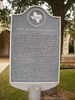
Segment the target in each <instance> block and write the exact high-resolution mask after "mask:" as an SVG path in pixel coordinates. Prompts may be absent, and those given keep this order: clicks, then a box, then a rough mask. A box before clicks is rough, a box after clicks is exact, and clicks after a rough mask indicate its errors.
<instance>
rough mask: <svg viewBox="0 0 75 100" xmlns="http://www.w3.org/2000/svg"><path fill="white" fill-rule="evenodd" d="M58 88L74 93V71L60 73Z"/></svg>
mask: <svg viewBox="0 0 75 100" xmlns="http://www.w3.org/2000/svg"><path fill="white" fill-rule="evenodd" d="M58 87H59V88H62V89H63V90H68V91H70V92H73V91H75V69H65V70H61V71H60V84H59V85H58Z"/></svg>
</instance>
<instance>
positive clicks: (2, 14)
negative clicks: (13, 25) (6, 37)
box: [0, 7, 10, 29]
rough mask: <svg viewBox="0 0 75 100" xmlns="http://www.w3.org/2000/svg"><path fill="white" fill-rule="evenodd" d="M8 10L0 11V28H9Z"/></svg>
mask: <svg viewBox="0 0 75 100" xmlns="http://www.w3.org/2000/svg"><path fill="white" fill-rule="evenodd" d="M9 14H10V10H8V9H7V7H6V8H4V9H3V10H1V9H0V22H1V23H2V28H3V29H4V28H10V27H9V24H10V16H9Z"/></svg>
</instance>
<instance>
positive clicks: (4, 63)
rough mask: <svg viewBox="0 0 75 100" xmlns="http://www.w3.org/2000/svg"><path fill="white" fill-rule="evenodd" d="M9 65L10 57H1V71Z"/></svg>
mask: <svg viewBox="0 0 75 100" xmlns="http://www.w3.org/2000/svg"><path fill="white" fill-rule="evenodd" d="M8 65H9V59H8V58H0V73H1V72H2V71H3V70H4V69H5V68H6V67H7V66H8Z"/></svg>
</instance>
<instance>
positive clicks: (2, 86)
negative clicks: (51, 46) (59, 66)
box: [0, 67, 75, 100]
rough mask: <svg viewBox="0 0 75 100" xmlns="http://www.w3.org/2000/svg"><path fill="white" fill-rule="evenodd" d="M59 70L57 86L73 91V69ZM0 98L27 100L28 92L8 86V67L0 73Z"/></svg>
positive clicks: (74, 82) (74, 77)
mask: <svg viewBox="0 0 75 100" xmlns="http://www.w3.org/2000/svg"><path fill="white" fill-rule="evenodd" d="M60 72H61V74H60V84H59V85H58V88H61V89H62V90H68V91H71V92H72V91H75V69H73V70H71V69H66V70H61V71H60ZM14 98H15V99H14ZM0 100H28V92H25V91H22V90H19V89H16V88H14V87H12V86H10V84H9V67H7V68H6V69H5V70H4V71H3V72H2V73H1V74H0Z"/></svg>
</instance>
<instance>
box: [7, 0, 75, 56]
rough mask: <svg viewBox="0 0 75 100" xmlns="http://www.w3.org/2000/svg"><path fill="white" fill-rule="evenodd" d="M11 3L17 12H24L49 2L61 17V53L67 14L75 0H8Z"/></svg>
mask: <svg viewBox="0 0 75 100" xmlns="http://www.w3.org/2000/svg"><path fill="white" fill-rule="evenodd" d="M8 2H9V3H11V5H12V8H13V9H14V10H15V13H21V12H23V11H24V10H25V9H26V8H27V7H28V6H31V5H33V4H40V5H41V4H44V2H47V3H48V4H49V5H50V6H51V8H52V12H53V15H54V16H60V17H61V54H62V46H63V35H64V27H65V25H66V24H65V15H66V13H67V11H68V10H69V9H70V7H71V6H72V5H73V4H74V3H75V0H12V2H11V0H8Z"/></svg>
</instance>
